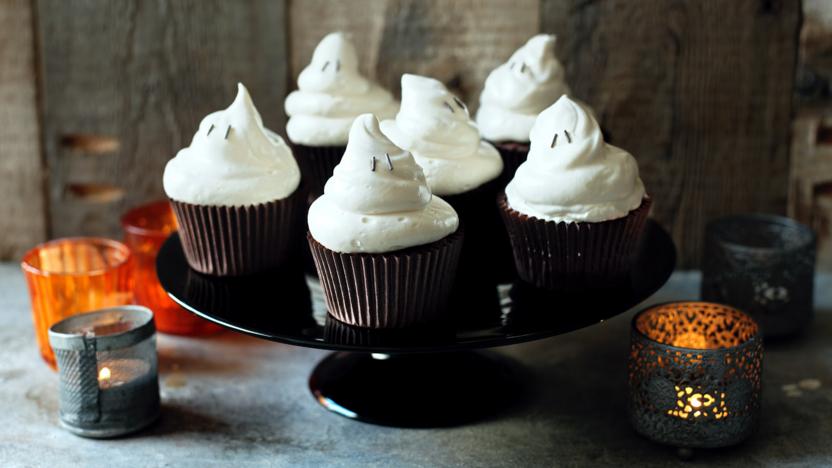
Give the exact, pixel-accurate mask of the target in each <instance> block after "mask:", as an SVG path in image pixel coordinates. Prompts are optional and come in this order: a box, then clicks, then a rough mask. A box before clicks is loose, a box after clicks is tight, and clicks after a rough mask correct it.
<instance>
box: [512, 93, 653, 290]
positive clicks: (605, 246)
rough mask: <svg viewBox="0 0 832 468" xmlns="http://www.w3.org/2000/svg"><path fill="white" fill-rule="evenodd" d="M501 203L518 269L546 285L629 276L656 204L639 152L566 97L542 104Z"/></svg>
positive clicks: (590, 283) (605, 282)
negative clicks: (608, 135)
mask: <svg viewBox="0 0 832 468" xmlns="http://www.w3.org/2000/svg"><path fill="white" fill-rule="evenodd" d="M530 137H531V148H530V151H529V156H528V158H527V160H526V162H524V163H523V164H521V165H520V167H519V168H518V169H517V173H516V174H515V175H514V178H513V179H512V180H511V182H510V183H509V184H508V186H507V187H506V190H505V194H504V195H502V196H501V197H500V199H499V204H500V209H501V213H502V216H503V220H504V221H505V224H506V228H507V231H508V234H509V238H510V240H511V245H512V249H513V252H514V258H515V264H516V267H517V272H518V274H519V276H520V277H521V278H522V279H523V280H525V281H527V282H529V283H532V284H534V285H535V286H537V287H541V288H546V289H568V288H575V287H578V288H602V287H606V286H611V285H616V284H618V283H619V280H623V279H626V277H627V274H628V272H629V269H630V266H631V263H632V258H633V255H634V253H635V250H636V247H637V243H638V239H639V237H640V235H641V233H642V231H643V229H644V225H645V222H646V220H647V214H648V211H649V209H650V204H651V201H650V198H649V197H648V196H647V195H646V193H645V189H644V184H643V183H642V181H641V178H640V177H639V172H638V166H637V164H636V161H635V159H634V158H633V156H632V155H630V154H629V153H627V152H626V151H624V150H623V149H621V148H617V147H615V146H612V145H610V144H607V143H605V142H604V139H603V137H602V135H601V130H600V128H599V127H598V123H597V122H596V121H595V119H594V118H593V117H592V115H591V114H590V113H589V111H587V110H586V108H585V107H583V106H581V105H580V104H578V103H576V102H575V101H573V100H572V99H570V98H569V97H567V96H563V97H561V98H560V99H558V101H557V102H555V104H553V105H552V106H551V107H549V108H548V109H546V110H545V111H543V112H542V113H541V114H540V115H539V116H538V117H537V120H536V121H535V124H534V126H533V127H532V130H531V135H530Z"/></svg>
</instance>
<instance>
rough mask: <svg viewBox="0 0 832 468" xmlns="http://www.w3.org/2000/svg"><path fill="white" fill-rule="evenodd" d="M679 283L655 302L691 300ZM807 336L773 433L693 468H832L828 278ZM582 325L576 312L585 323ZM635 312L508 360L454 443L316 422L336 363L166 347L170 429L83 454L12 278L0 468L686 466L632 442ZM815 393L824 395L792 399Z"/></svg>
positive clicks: (3, 356)
mask: <svg viewBox="0 0 832 468" xmlns="http://www.w3.org/2000/svg"><path fill="white" fill-rule="evenodd" d="M697 292H698V275H697V274H696V273H677V274H675V275H674V276H673V278H672V279H671V281H670V282H669V283H668V284H667V285H666V286H665V287H664V288H663V289H662V290H661V291H660V292H659V293H657V294H656V295H655V296H654V297H652V298H650V299H649V300H648V302H650V303H654V302H661V301H667V300H671V299H684V298H695V297H696V296H697V294H698V293H697ZM817 305H818V307H817V309H818V314H817V317H816V319H815V322H814V324H813V326H812V329H811V330H810V332H809V333H808V335H807V336H806V337H804V338H802V339H800V340H797V341H792V342H790V343H781V344H777V345H770V346H767V350H766V357H765V371H764V392H763V420H762V425H761V427H760V430H759V432H758V433H757V434H756V435H755V436H754V437H753V438H752V439H751V440H749V441H748V442H747V443H745V444H743V445H740V446H738V447H734V448H730V449H723V450H717V451H710V452H698V453H697V454H696V457H695V458H694V460H692V461H691V462H689V464H691V465H709V466H713V465H718V466H746V465H750V466H761V465H765V466H822V465H826V466H830V465H832V341H830V338H832V276H823V277H820V278H818V301H817ZM574 313H580V311H577V310H576V311H575V312H574ZM632 314H633V312H630V313H627V314H624V315H621V316H619V317H616V318H615V319H613V320H610V321H607V322H605V323H604V324H602V325H599V326H596V327H592V328H588V329H584V330H581V331H578V332H575V333H572V334H569V335H565V336H561V337H556V338H552V339H547V340H542V341H538V342H534V343H528V344H523V345H516V346H511V347H506V348H502V349H500V351H499V352H501V353H504V354H505V355H507V356H510V357H512V358H514V359H515V360H517V361H519V362H520V363H521V364H523V365H524V366H525V367H526V369H527V370H528V373H529V376H530V379H531V381H532V385H533V387H532V388H533V392H531V394H530V395H529V397H528V401H526V402H524V403H523V404H522V405H520V406H519V407H518V408H517V409H515V410H512V411H510V412H508V413H507V414H505V415H503V416H501V417H498V418H494V419H492V420H489V421H486V422H482V423H478V424H473V425H469V426H464V427H457V428H451V429H438V430H437V429H430V430H422V429H418V430H417V429H393V428H384V427H376V426H372V425H367V424H363V423H359V422H353V421H349V420H347V419H344V418H341V417H339V416H336V415H333V414H330V413H328V412H326V411H325V410H323V409H322V408H321V407H319V406H318V405H317V404H316V403H315V402H314V401H313V399H312V398H311V397H310V394H309V393H308V391H307V386H306V379H307V377H308V374H309V371H310V370H311V369H312V367H313V366H314V365H315V363H316V362H317V361H318V360H319V359H321V358H322V357H323V356H325V355H326V352H324V351H318V350H311V349H303V348H297V347H293V346H288V345H281V344H276V343H270V342H263V341H259V340H256V339H253V338H248V337H244V336H241V335H236V334H232V333H225V334H222V335H220V336H217V337H213V338H209V339H192V338H181V337H170V336H164V335H160V339H159V357H160V366H161V389H162V400H163V417H162V419H161V421H160V422H159V423H158V424H156V425H155V426H153V427H152V428H150V429H149V430H146V431H144V432H142V433H140V434H137V435H135V436H132V437H129V438H125V439H119V440H109V441H95V440H86V439H81V438H78V437H75V436H73V435H71V434H69V433H67V432H65V431H64V430H62V429H60V428H59V427H58V424H57V377H56V375H55V374H54V373H53V372H52V371H51V370H50V369H49V368H48V367H47V366H46V365H45V364H44V363H43V362H42V361H41V359H40V356H39V355H38V353H37V348H36V345H35V342H34V335H33V332H32V323H31V318H30V312H29V302H28V296H27V293H26V286H25V283H24V281H23V278H22V275H21V274H20V272H19V270H18V267H17V266H16V265H11V264H0V323H2V326H1V327H0V466H3V467H17V466H177V467H180V466H181V467H190V466H195V467H196V466H198V467H207V466H234V467H248V466H363V467H368V466H395V467H407V466H513V467H518V468H519V467H528V466H632V467H636V466H638V467H643V466H666V465H674V464H679V463H680V462H679V459H678V458H676V455H675V451H674V450H673V449H670V448H666V447H662V446H658V445H655V444H653V443H651V442H649V441H647V440H645V439H642V438H641V437H639V436H638V435H636V434H635V433H634V432H633V431H632V430H631V428H630V426H629V424H628V422H627V417H626V412H625V361H626V353H627V346H628V326H629V320H630V318H631V317H632ZM803 379H817V380H819V381H820V383H821V386H820V388H818V389H815V390H800V391H794V390H789V391H787V390H788V389H790V387H786V388H787V390H784V389H783V386H787V385H790V384H796V383H798V382H800V381H801V380H803Z"/></svg>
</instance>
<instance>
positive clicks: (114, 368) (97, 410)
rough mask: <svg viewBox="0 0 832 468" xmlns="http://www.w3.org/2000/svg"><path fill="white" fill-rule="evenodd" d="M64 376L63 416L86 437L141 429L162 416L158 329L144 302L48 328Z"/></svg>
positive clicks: (62, 377) (78, 432) (112, 435)
mask: <svg viewBox="0 0 832 468" xmlns="http://www.w3.org/2000/svg"><path fill="white" fill-rule="evenodd" d="M49 342H50V344H51V345H52V348H53V350H54V351H55V356H56V358H57V362H58V372H59V376H60V383H59V386H60V412H61V414H60V416H61V418H60V420H61V424H62V425H63V426H64V427H65V428H67V429H68V430H69V431H71V432H73V433H75V434H78V435H81V436H84V437H96V438H100V437H115V436H119V435H124V434H127V433H130V432H134V431H137V430H139V429H141V428H143V427H145V426H147V425H149V424H150V423H152V422H153V421H154V420H155V419H156V418H157V417H158V416H159V381H158V375H157V363H156V359H157V358H156V329H155V327H154V323H153V313H152V312H150V310H149V309H147V308H146V307H140V306H123V307H117V308H112V309H103V310H99V311H95V312H90V313H87V314H81V315H76V316H74V317H71V318H68V319H66V320H63V321H61V322H58V323H57V324H55V325H53V326H52V327H51V328H50V329H49Z"/></svg>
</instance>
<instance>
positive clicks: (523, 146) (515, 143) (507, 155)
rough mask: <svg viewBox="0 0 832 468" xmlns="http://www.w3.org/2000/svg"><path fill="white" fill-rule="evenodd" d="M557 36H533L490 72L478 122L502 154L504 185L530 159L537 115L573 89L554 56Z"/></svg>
mask: <svg viewBox="0 0 832 468" xmlns="http://www.w3.org/2000/svg"><path fill="white" fill-rule="evenodd" d="M555 41H556V38H555V36H554V35H551V34H538V35H537V36H534V37H532V38H531V39H529V40H528V42H526V44H524V45H523V46H522V47H520V48H519V49H517V51H516V52H514V54H512V56H511V58H509V59H508V61H507V62H505V63H503V64H501V65H500V66H499V67H497V68H495V69H494V70H493V71H492V72H491V73H490V74H489V75H488V78H486V80H485V87H484V88H483V90H482V93H481V94H480V107H479V109H478V110H477V118H476V120H477V125H478V126H479V128H480V132H481V133H482V136H483V138H485V139H486V140H488V141H489V142H491V143H492V144H493V145H494V146H495V147H497V150H499V151H500V155H501V156H502V157H503V162H504V164H505V169H504V170H503V174H502V176H501V178H500V180H501V185H502V186H503V187H505V186H506V184H507V183H508V181H509V180H511V178H512V177H514V173H515V171H517V168H518V167H520V164H522V163H523V161H525V160H526V155H527V154H528V153H529V131H531V129H532V125H534V119H535V118H536V117H537V114H539V113H540V112H541V111H543V109H545V108H547V107H549V106H550V105H552V103H554V102H555V101H556V100H557V99H558V98H559V97H561V96H563V95H564V94H570V91H569V86H568V85H567V84H566V82H565V81H564V80H565V77H564V70H563V66H561V64H560V62H559V61H558V59H557V58H555Z"/></svg>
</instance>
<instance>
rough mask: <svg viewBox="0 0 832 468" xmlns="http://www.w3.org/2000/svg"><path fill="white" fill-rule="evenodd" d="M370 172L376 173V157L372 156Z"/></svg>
mask: <svg viewBox="0 0 832 468" xmlns="http://www.w3.org/2000/svg"><path fill="white" fill-rule="evenodd" d="M370 171H371V172H375V171H376V157H375V156H370Z"/></svg>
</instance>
